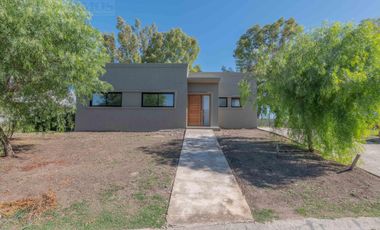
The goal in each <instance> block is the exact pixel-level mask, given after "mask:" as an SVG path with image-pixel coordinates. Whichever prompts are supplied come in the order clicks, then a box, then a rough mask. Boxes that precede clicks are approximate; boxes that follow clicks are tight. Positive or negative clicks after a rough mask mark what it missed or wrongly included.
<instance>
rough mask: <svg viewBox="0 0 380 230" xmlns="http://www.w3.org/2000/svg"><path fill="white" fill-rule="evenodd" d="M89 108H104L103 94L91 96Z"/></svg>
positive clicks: (104, 99)
mask: <svg viewBox="0 0 380 230" xmlns="http://www.w3.org/2000/svg"><path fill="white" fill-rule="evenodd" d="M91 106H106V97H105V95H104V94H100V93H96V94H93V95H92V100H91Z"/></svg>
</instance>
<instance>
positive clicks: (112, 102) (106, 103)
mask: <svg viewBox="0 0 380 230" xmlns="http://www.w3.org/2000/svg"><path fill="white" fill-rule="evenodd" d="M121 101H122V93H121V92H109V93H95V94H93V95H92V100H91V101H90V106H91V107H121Z"/></svg>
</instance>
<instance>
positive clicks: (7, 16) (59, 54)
mask: <svg viewBox="0 0 380 230" xmlns="http://www.w3.org/2000/svg"><path fill="white" fill-rule="evenodd" d="M89 19H90V16H89V13H88V12H87V11H86V10H85V8H84V7H83V6H82V5H80V4H79V3H78V2H77V1H71V0H67V1H60V0H4V1H1V2H0V21H1V23H0V40H1V43H0V62H1V63H0V111H1V114H2V115H4V116H5V117H6V119H7V120H12V121H13V122H20V123H21V124H23V122H24V121H28V120H30V119H32V118H33V117H34V118H35V119H37V120H38V121H36V122H37V123H39V122H44V121H46V120H49V119H53V118H52V117H54V116H56V115H57V114H59V113H61V112H62V111H64V110H65V108H66V107H67V105H68V104H72V103H73V92H75V95H76V99H77V100H79V101H81V102H83V101H84V98H85V97H87V96H90V95H91V94H92V93H93V92H94V91H102V90H106V89H107V88H108V87H109V86H108V84H106V83H104V82H102V81H100V80H99V76H101V75H102V74H103V73H104V65H105V63H106V62H108V61H109V57H108V55H107V53H106V50H105V48H104V46H103V43H102V41H103V39H102V34H101V33H100V32H98V31H97V30H96V29H94V28H93V27H92V26H91V25H90V23H89ZM27 123H28V122H27ZM32 123H33V122H32ZM56 123H62V121H56ZM54 126H57V127H61V125H54ZM45 129H46V128H43V130H45ZM57 129H60V128H57Z"/></svg>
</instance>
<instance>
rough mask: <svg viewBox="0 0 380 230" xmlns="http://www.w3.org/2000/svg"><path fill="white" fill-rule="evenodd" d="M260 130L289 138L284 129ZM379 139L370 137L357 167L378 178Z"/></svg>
mask: <svg viewBox="0 0 380 230" xmlns="http://www.w3.org/2000/svg"><path fill="white" fill-rule="evenodd" d="M259 129H261V130H265V131H268V132H272V133H276V134H278V135H281V136H284V137H289V135H288V130H287V129H286V128H280V129H277V128H271V127H259ZM379 139H380V138H378V137H372V138H370V139H369V140H368V141H367V144H365V145H364V146H363V147H364V152H363V153H362V154H361V158H360V161H359V163H358V167H359V168H362V169H364V170H366V171H367V172H370V173H372V174H374V175H377V176H380V140H379Z"/></svg>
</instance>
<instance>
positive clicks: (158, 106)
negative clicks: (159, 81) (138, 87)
mask: <svg viewBox="0 0 380 230" xmlns="http://www.w3.org/2000/svg"><path fill="white" fill-rule="evenodd" d="M154 94H157V95H160V94H171V95H173V105H170V106H166V105H159V103H158V101H157V104H158V105H144V95H154ZM158 99H159V97H157V100H158ZM141 107H143V108H174V107H175V93H174V92H142V93H141Z"/></svg>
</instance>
